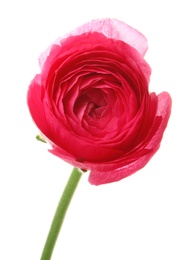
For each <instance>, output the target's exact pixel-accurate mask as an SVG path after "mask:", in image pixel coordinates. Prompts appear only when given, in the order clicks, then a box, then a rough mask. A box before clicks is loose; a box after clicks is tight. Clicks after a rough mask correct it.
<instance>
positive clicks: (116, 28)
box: [70, 18, 148, 56]
mask: <svg viewBox="0 0 190 260" xmlns="http://www.w3.org/2000/svg"><path fill="white" fill-rule="evenodd" d="M87 32H99V33H102V34H104V35H105V36H106V37H108V38H113V39H115V40H121V41H123V42H125V43H127V44H129V45H130V46H132V47H133V48H135V49H136V50H137V51H138V52H140V54H141V55H142V56H144V55H145V53H146V51H147V49H148V43H147V39H146V37H145V36H144V35H143V34H142V33H140V32H138V31H137V30H136V29H134V28H133V27H131V26H129V25H127V24H125V23H123V22H121V21H119V20H116V19H109V18H107V19H101V20H92V21H91V22H89V23H86V24H84V25H82V26H80V27H78V28H76V29H75V30H74V31H73V32H72V33H71V34H70V35H79V34H83V33H87Z"/></svg>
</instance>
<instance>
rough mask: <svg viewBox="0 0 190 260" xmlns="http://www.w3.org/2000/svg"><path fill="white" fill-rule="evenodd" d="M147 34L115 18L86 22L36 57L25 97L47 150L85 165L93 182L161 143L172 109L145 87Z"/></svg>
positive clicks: (143, 158)
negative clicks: (36, 69)
mask: <svg viewBox="0 0 190 260" xmlns="http://www.w3.org/2000/svg"><path fill="white" fill-rule="evenodd" d="M146 50H147V40H146V38H145V37H144V36H143V35H142V34H141V33H139V32H138V31H137V30H135V29H134V28H132V27H130V26H128V25H126V24H125V23H123V22H121V21H118V20H115V19H103V20H94V21H91V22H89V23H87V24H85V25H83V26H81V27H79V28H77V29H76V30H75V31H73V32H72V33H70V34H69V35H67V36H66V37H65V38H62V39H60V40H57V41H56V42H55V43H53V44H52V45H51V46H50V47H49V49H48V50H47V51H46V52H45V53H43V54H42V55H41V57H40V65H41V73H40V74H37V75H36V76H35V77H34V79H33V80H32V82H31V84H30V86H29V90H28V96H27V102H28V106H29V110H30V113H31V116H32V118H33V120H34V122H35V123H36V125H37V127H38V128H39V130H40V132H41V133H42V135H43V137H44V138H45V139H46V140H47V141H48V142H49V143H50V144H51V146H52V149H51V150H50V152H51V153H52V154H54V155H56V156H58V157H60V158H61V159H63V160H65V161H66V162H68V163H70V164H72V165H73V166H75V167H78V168H81V169H85V170H89V171H90V175H89V181H90V183H91V184H95V185H99V184H104V183H110V182H115V181H119V180H121V179H123V178H125V177H127V176H129V175H131V174H132V173H135V172H136V171H137V170H139V169H141V168H142V167H144V166H145V165H146V164H147V162H148V161H149V160H150V159H151V157H152V156H153V155H154V154H155V153H156V151H157V150H158V149H159V146H160V142H161V139H162V136H163V133H164V130H165V128H166V126H167V123H168V119H169V116H170V111H171V103H172V102H171V98H170V95H169V94H168V93H167V92H162V93H161V94H159V95H156V94H155V93H149V90H148V85H149V79H150V74H151V69H150V67H149V65H148V64H147V62H146V61H145V60H144V55H145V53H146Z"/></svg>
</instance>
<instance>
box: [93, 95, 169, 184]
mask: <svg viewBox="0 0 190 260" xmlns="http://www.w3.org/2000/svg"><path fill="white" fill-rule="evenodd" d="M171 105H172V100H171V97H170V95H169V94H168V93H167V92H162V93H161V94H159V95H158V110H157V116H161V117H162V122H161V124H160V127H159V128H158V131H157V132H156V134H155V135H154V136H153V138H152V139H151V140H150V142H149V143H148V145H147V146H146V147H145V148H144V149H148V150H150V152H149V153H148V154H147V155H145V156H144V157H140V158H139V159H138V160H136V161H135V162H133V163H131V164H128V165H126V166H124V167H122V168H119V169H117V170H113V171H107V172H97V171H91V172H90V176H89V182H90V183H91V184H94V185H100V184H105V183H110V182H115V181H119V180H121V179H123V178H125V177H128V176H129V175H131V174H133V173H135V172H136V171H138V170H140V169H141V168H143V167H144V166H145V165H146V164H147V163H148V161H149V160H150V159H151V158H152V156H153V155H154V154H155V153H156V152H157V150H158V149H159V147H160V143H161V140H162V137H163V134H164V130H165V128H166V126H167V123H168V120H169V117H170V114H171Z"/></svg>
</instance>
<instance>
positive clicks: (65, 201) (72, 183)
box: [40, 168, 82, 260]
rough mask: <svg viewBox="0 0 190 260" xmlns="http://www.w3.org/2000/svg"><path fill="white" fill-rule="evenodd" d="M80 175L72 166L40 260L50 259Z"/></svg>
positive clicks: (79, 171)
mask: <svg viewBox="0 0 190 260" xmlns="http://www.w3.org/2000/svg"><path fill="white" fill-rule="evenodd" d="M81 176H82V171H81V170H79V169H77V168H73V171H72V173H71V176H70V178H69V180H68V182H67V184H66V186H65V189H64V191H63V194H62V196H61V199H60V201H59V204H58V206H57V209H56V212H55V215H54V218H53V221H52V224H51V227H50V230H49V234H48V237H47V239H46V243H45V246H44V249H43V252H42V256H41V258H40V259H41V260H50V259H51V255H52V253H53V249H54V246H55V243H56V240H57V237H58V235H59V232H60V229H61V226H62V223H63V220H64V218H65V215H66V212H67V209H68V207H69V204H70V202H71V199H72V197H73V194H74V192H75V190H76V187H77V185H78V183H79V180H80V178H81Z"/></svg>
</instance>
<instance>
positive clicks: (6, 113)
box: [0, 0, 190, 260]
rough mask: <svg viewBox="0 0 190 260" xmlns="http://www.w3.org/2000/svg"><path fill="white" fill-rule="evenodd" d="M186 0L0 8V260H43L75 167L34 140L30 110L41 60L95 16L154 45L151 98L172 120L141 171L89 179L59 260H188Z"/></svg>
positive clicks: (189, 41) (71, 214) (55, 1)
mask: <svg viewBox="0 0 190 260" xmlns="http://www.w3.org/2000/svg"><path fill="white" fill-rule="evenodd" d="M188 16H189V6H188V1H185V0H180V1H176V0H173V1H172V0H160V1H154V0H152V1H151V0H143V1H142V0H130V1H127V0H117V1H114V0H96V1H89V0H88V1H87V0H79V1H78V0H75V1H74V0H67V1H63V0H62V1H60V0H52V1H49V0H46V1H45V0H44V1H42V0H33V1H27V0H23V1H22V0H16V1H13V0H12V1H8V0H7V1H5V0H3V1H1V3H0V122H1V127H0V134H1V142H0V148H1V149H0V150H1V157H0V259H2V260H13V259H15V260H17V259H18V260H37V259H40V255H41V251H42V248H43V245H44V242H45V238H46V234H47V232H48V229H49V226H50V222H51V220H52V217H53V214H54V211H55V208H56V205H57V202H58V200H59V197H60V195H61V193H62V190H63V188H64V186H65V183H66V181H67V179H68V177H69V174H70V171H71V169H72V167H71V166H69V165H67V164H66V163H65V162H63V161H61V160H60V159H58V158H56V157H54V156H53V155H51V154H49V153H48V152H47V145H46V144H43V143H40V142H37V141H36V140H35V136H36V134H38V130H37V129H36V127H35V126H34V124H33V122H32V120H31V117H30V115H29V112H28V109H27V105H26V93H27V88H28V85H29V83H30V80H31V79H32V78H33V77H34V75H35V74H36V73H37V72H38V71H39V68H38V61H37V59H38V56H39V54H40V53H41V52H43V51H44V50H45V49H46V48H47V47H48V45H49V44H50V43H51V42H52V41H54V40H55V39H56V38H58V37H59V36H62V35H64V34H65V33H67V32H69V31H70V30H73V29H74V28H75V27H77V26H79V25H81V24H83V23H85V22H87V21H89V20H92V19H95V18H105V17H110V18H117V19H120V20H122V21H124V22H126V23H128V24H129V25H131V26H133V27H135V28H136V29H138V30H139V31H141V32H142V33H143V34H144V35H145V36H146V37H147V38H148V40H149V50H148V53H147V55H146V59H147V61H148V62H149V64H150V65H151V67H152V76H151V84H150V90H151V91H156V92H157V93H159V92H161V91H163V90H165V91H168V92H169V93H170V94H171V96H172V99H173V108H172V116H171V118H170V122H169V125H168V128H167V130H166V132H165V135H164V139H163V142H162V146H161V148H160V150H159V152H158V153H157V154H156V155H155V156H154V158H153V159H152V160H151V161H150V162H149V164H148V165H147V166H146V167H145V168H144V169H142V170H141V171H139V172H138V173H136V174H134V175H132V176H131V177H128V178H126V179H124V180H122V181H120V182H117V183H113V184H107V185H102V186H98V187H96V186H92V185H90V184H89V183H88V176H87V174H85V175H84V176H83V178H82V180H81V182H80V185H79V187H78V189H77V192H76V194H75V197H74V199H73V201H72V204H71V206H70V208H69V211H68V214H67V216H66V220H65V222H64V226H63V229H62V230H61V234H60V236H59V239H58V242H57V245H56V248H55V251H54V255H53V259H54V260H60V259H65V260H74V259H83V260H89V259H90V260H97V259H98V260H105V259H111V260H112V259H114V260H115V259H119V260H141V259H146V260H157V259H159V260H160V259H162V260H169V259H179V260H181V259H182V260H189V259H190V223H189V220H190V210H189V206H190V179H189V174H190V166H189V162H190V158H189V145H190V138H189V133H190V124H189V114H190V113H189V112H190V110H189V88H190V63H189V60H190V50H189V46H190V37H189V34H190V30H189V27H190V19H189V17H188Z"/></svg>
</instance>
